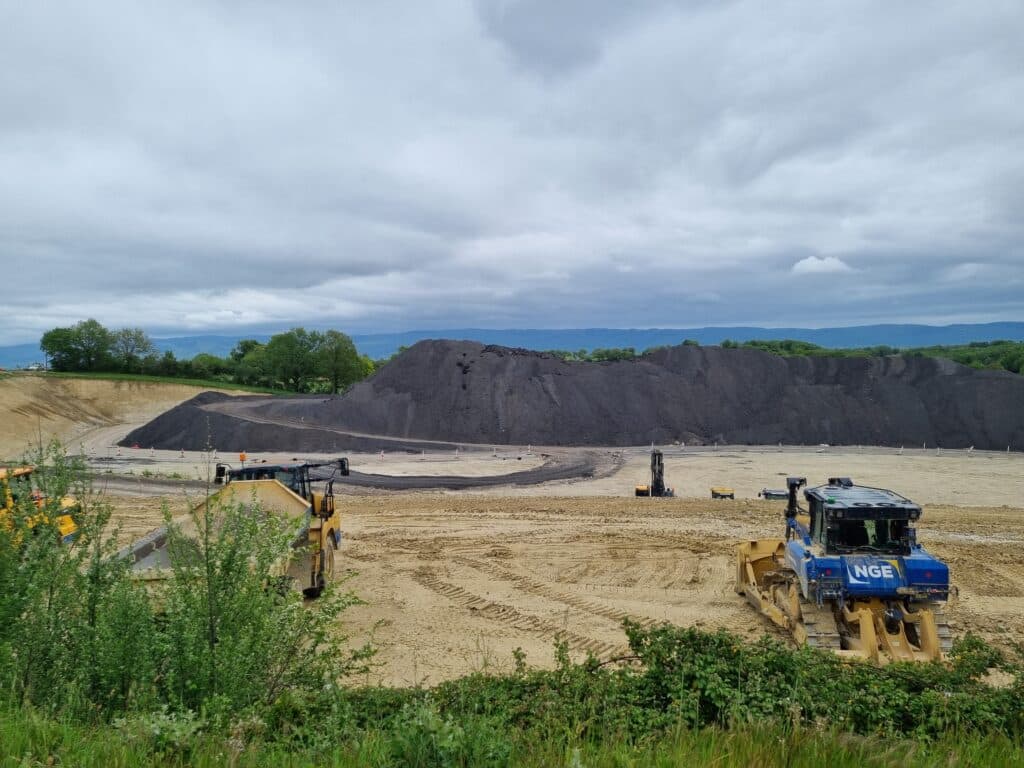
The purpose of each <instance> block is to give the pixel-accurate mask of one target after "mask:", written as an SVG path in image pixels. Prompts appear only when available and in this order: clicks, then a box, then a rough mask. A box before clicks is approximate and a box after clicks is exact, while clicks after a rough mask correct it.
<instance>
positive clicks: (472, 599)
mask: <svg viewBox="0 0 1024 768" xmlns="http://www.w3.org/2000/svg"><path fill="white" fill-rule="evenodd" d="M412 576H413V579H414V580H415V581H416V583H418V584H419V585H420V586H423V587H426V588H427V589H429V590H431V591H433V592H436V593H437V594H439V595H442V596H444V597H446V598H448V599H449V600H451V601H452V602H454V603H456V604H458V605H460V606H463V607H464V608H467V609H469V610H471V611H475V612H476V613H477V615H479V616H483V617H484V618H486V619H489V620H491V621H495V622H497V623H500V624H503V625H505V626H507V627H510V628H511V629H516V630H519V631H521V632H530V633H532V634H536V635H542V636H544V637H550V638H551V639H552V640H555V639H559V638H561V639H564V640H565V641H566V642H567V643H568V644H569V647H570V648H572V649H574V650H578V651H585V652H587V653H592V654H594V655H595V656H599V657H600V656H609V657H610V656H617V655H621V654H623V653H625V652H627V651H628V648H627V647H626V646H625V645H623V644H619V645H615V644H612V643H606V642H603V641H601V640H595V639H594V638H590V637H586V636H584V635H581V634H578V633H576V632H573V631H572V630H570V629H566V628H564V627H560V626H558V625H557V624H555V623H554V622H551V621H548V620H546V619H542V618H540V617H538V616H533V615H531V614H525V613H521V612H519V611H517V610H516V609H515V608H513V607H512V606H510V605H507V604H505V603H499V602H496V601H493V600H488V599H487V598H484V597H481V596H480V595H476V594H474V593H472V592H469V591H468V590H466V589H463V588H462V587H460V586H458V585H456V584H452V583H451V582H448V581H445V580H444V579H442V578H440V577H439V576H437V574H435V573H434V572H433V571H432V570H430V569H429V568H419V569H417V570H416V571H415V572H414V573H413V575H412Z"/></svg>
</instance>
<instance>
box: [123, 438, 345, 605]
mask: <svg viewBox="0 0 1024 768" xmlns="http://www.w3.org/2000/svg"><path fill="white" fill-rule="evenodd" d="M348 474H349V467H348V459H346V458H340V459H335V460H334V461H328V462H321V463H302V464H249V465H245V464H243V465H242V466H241V467H239V468H237V469H235V468H232V467H229V466H228V465H226V464H218V465H217V466H216V470H215V475H214V483H215V484H217V485H220V486H223V487H222V488H221V489H220V490H219V491H218V492H217V493H215V494H213V495H211V496H210V498H209V499H207V500H204V501H202V502H200V505H199V506H197V507H196V509H195V510H194V511H193V513H192V514H193V515H195V514H196V513H198V512H200V511H201V510H202V509H203V508H204V507H205V506H206V505H207V504H209V503H212V502H216V503H219V504H238V503H242V504H255V505H257V506H258V507H259V508H260V509H261V510H263V511H265V512H268V513H272V514H275V515H281V516H284V517H286V518H288V519H291V520H297V521H299V522H300V528H299V533H298V535H297V536H296V538H295V540H294V541H293V542H292V554H291V555H290V556H289V557H286V558H284V560H282V563H281V564H280V574H279V575H280V576H281V577H282V579H286V580H290V581H291V582H292V583H294V584H297V585H298V586H299V587H300V588H301V589H302V593H303V595H305V596H306V597H310V598H313V597H319V596H320V594H321V593H322V592H323V590H324V587H325V586H327V582H328V581H330V579H331V576H332V575H333V573H334V553H335V550H337V548H338V545H339V544H340V543H341V515H340V513H339V511H338V509H337V508H336V507H335V505H334V479H335V477H337V476H338V475H348ZM180 525H181V526H182V529H183V530H184V531H185V533H186V535H192V534H193V533H194V530H193V531H191V532H190V527H191V528H193V529H194V525H192V524H190V522H189V519H188V518H187V517H186V518H183V519H182V521H181V522H180ZM167 541H168V537H167V528H166V526H165V527H162V528H159V529H158V530H156V531H154V532H153V533H151V534H149V535H148V536H145V537H143V538H142V539H139V540H138V541H136V542H135V543H134V544H132V545H131V546H129V547H127V548H126V549H124V550H122V552H121V554H122V556H123V557H126V558H128V559H129V560H130V562H131V564H132V570H133V571H134V572H135V574H136V577H137V578H138V579H140V580H142V581H148V582H156V581H159V580H161V579H163V578H166V577H167V573H168V568H169V566H170V559H169V556H168V552H167Z"/></svg>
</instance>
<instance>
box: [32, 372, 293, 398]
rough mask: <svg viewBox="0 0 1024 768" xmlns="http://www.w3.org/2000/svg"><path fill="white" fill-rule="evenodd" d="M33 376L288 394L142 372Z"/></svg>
mask: <svg viewBox="0 0 1024 768" xmlns="http://www.w3.org/2000/svg"><path fill="white" fill-rule="evenodd" d="M32 375H34V376H46V377H52V378H55V379H99V380H108V381H144V382H154V383H158V384H183V385H185V386H190V387H206V388H209V389H230V390H237V391H239V392H252V393H255V394H268V395H286V394H289V393H288V392H287V391H286V390H283V389H272V388H270V387H257V386H253V385H248V384H236V383H234V382H231V381H218V380H215V379H183V378H179V377H177V376H150V375H147V374H142V373H104V372H96V373H85V372H73V373H72V372H64V371H46V372H41V371H33V372H32Z"/></svg>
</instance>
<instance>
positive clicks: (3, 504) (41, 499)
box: [0, 466, 80, 544]
mask: <svg viewBox="0 0 1024 768" xmlns="http://www.w3.org/2000/svg"><path fill="white" fill-rule="evenodd" d="M35 470H36V468H35V467H31V466H22V467H12V468H10V469H8V468H4V467H0V525H2V526H6V527H7V529H8V530H10V526H11V525H12V524H13V523H12V520H11V515H12V514H13V512H14V508H15V506H16V505H17V504H18V503H19V501H23V500H25V499H32V503H33V504H34V505H35V507H36V509H38V510H39V513H38V514H37V515H34V516H33V517H31V518H30V519H29V521H28V523H29V527H31V528H35V527H36V526H37V525H39V524H41V523H42V524H44V525H45V524H47V523H49V522H50V517H49V514H51V513H52V512H53V511H56V512H57V514H56V515H55V517H54V519H53V522H54V524H55V525H56V526H57V529H58V531H59V532H60V538H61V541H63V542H64V543H65V544H70V543H71V542H72V541H74V540H75V538H76V537H77V536H78V524H77V523H76V522H75V518H74V515H75V514H77V513H78V511H79V509H80V505H79V503H78V500H77V499H76V498H75V497H74V496H64V497H62V498H61V499H60V503H59V504H56V505H53V504H50V503H48V502H49V499H48V498H47V497H46V496H45V495H44V494H43V493H42V492H41V491H40V490H39V488H38V486H36V485H35V484H33V482H32V474H33V472H35Z"/></svg>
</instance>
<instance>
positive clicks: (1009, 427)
mask: <svg viewBox="0 0 1024 768" xmlns="http://www.w3.org/2000/svg"><path fill="white" fill-rule="evenodd" d="M346 433H357V434H346ZM369 435H374V436H377V435H386V436H391V437H393V438H401V439H407V440H427V441H446V442H460V443H484V444H498V445H500V444H520V445H525V444H527V443H533V444H535V445H643V444H648V443H651V442H654V443H657V444H662V445H663V444H668V443H672V442H674V441H685V442H687V443H691V444H692V443H711V442H719V443H745V444H773V443H777V442H783V443H787V444H805V445H814V444H818V443H830V444H837V445H839V444H846V445H873V444H883V445H886V444H888V445H900V444H906V445H908V446H910V445H921V444H922V443H927V444H929V445H936V444H937V445H941V446H944V447H950V448H953V447H968V446H972V445H973V446H975V447H977V448H979V449H981V448H988V449H999V448H1005V447H1006V446H1007V445H1017V446H1020V445H1021V444H1024V377H1022V376H1018V375H1016V374H1012V373H1007V372H1005V371H977V370H973V369H971V368H967V367H964V366H961V365H958V364H956V363H953V362H951V361H949V360H940V359H934V358H925V357H900V356H891V357H883V358H877V357H872V358H838V357H788V358H786V357H779V356H776V355H772V354H769V353H766V352H762V351H759V350H755V349H722V348H720V347H695V346H677V347H668V348H663V349H660V350H658V351H655V352H652V353H650V354H648V355H644V356H643V357H641V358H638V359H636V360H630V361H622V362H611V363H579V362H571V363H567V362H564V361H562V360H560V359H558V358H556V357H552V356H550V355H544V354H541V353H537V352H531V351H527V350H522V349H509V348H506V347H497V346H484V345H482V344H479V343H476V342H469V341H423V342H420V343H418V344H416V345H415V346H413V347H412V348H411V349H409V350H407V351H406V352H404V353H403V354H401V355H399V356H398V357H397V358H396V359H394V360H393V361H392V362H390V363H388V364H387V365H386V366H384V367H383V368H382V369H381V370H380V371H378V372H377V373H376V374H375V375H374V376H372V377H371V378H369V379H367V380H366V381H363V382H361V383H359V384H356V385H355V386H354V387H352V389H351V390H350V391H349V392H348V393H346V394H345V395H343V396H336V397H325V396H323V395H319V396H301V397H293V398H286V397H273V398H271V397H246V398H230V397H227V396H223V395H215V394H212V393H206V394H204V395H200V396H199V397H197V398H194V399H193V400H190V401H189V402H187V403H184V404H183V405H181V406H179V407H177V408H175V409H172V410H171V411H168V412H167V413H165V414H163V415H162V416H160V417H159V418H157V419H155V420H154V421H153V422H151V423H150V424H148V425H146V426H144V427H142V428H140V429H137V430H135V431H134V432H132V433H131V434H130V435H128V437H127V438H126V439H125V444H133V443H138V444H139V445H142V446H146V447H149V446H151V445H152V446H155V447H158V448H170V449H178V448H193V449H198V448H203V447H204V446H206V445H208V444H212V445H216V446H217V447H218V448H221V449H223V450H237V449H243V448H246V449H249V450H268V449H272V448H273V449H282V450H296V451H299V450H305V451H313V450H336V449H347V450H360V449H371V448H372V446H373V440H372V438H369V437H367V436H369ZM211 441H212V442H211Z"/></svg>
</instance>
